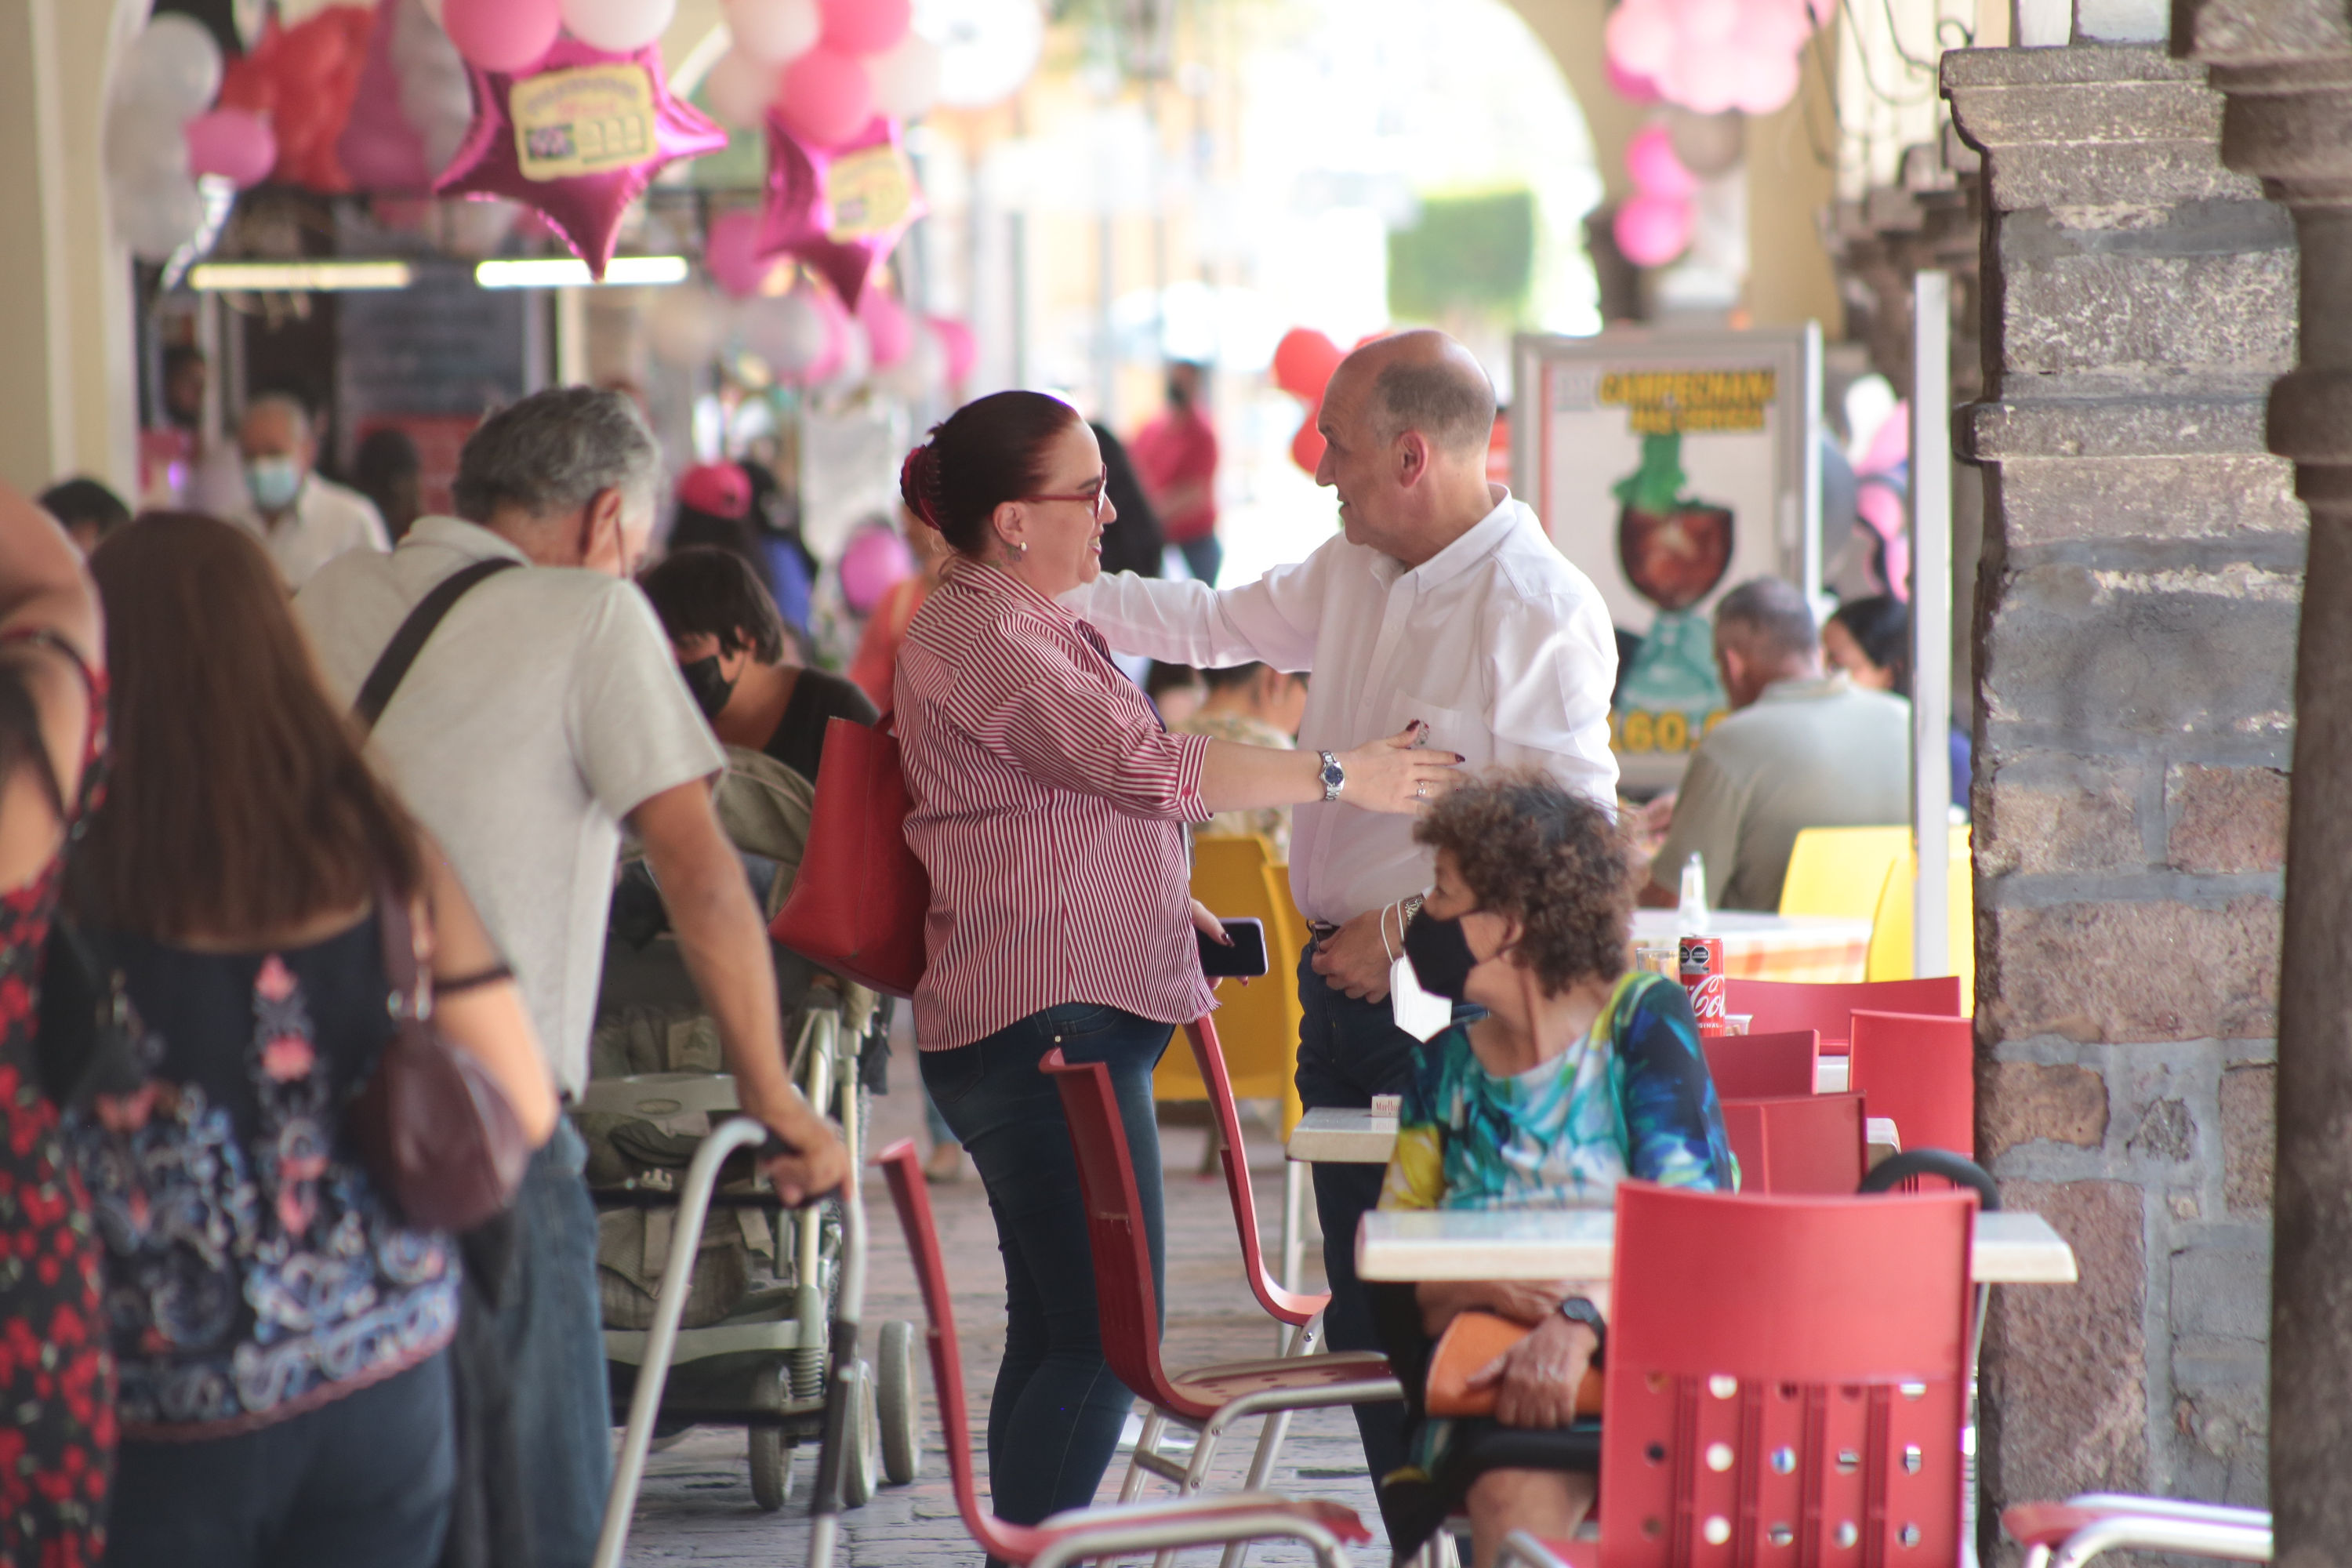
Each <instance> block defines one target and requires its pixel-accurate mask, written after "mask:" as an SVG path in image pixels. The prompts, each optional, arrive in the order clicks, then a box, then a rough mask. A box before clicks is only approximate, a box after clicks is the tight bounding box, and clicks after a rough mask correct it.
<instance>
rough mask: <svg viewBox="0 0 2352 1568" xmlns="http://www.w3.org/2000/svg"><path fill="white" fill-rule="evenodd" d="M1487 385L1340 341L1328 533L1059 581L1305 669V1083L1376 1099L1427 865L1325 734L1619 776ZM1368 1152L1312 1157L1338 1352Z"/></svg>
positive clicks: (1379, 1443) (1471, 371)
mask: <svg viewBox="0 0 2352 1568" xmlns="http://www.w3.org/2000/svg"><path fill="white" fill-rule="evenodd" d="M1494 422H1495V393H1494V386H1493V384H1492V383H1491V382H1489V381H1488V380H1487V378H1486V372H1485V371H1484V370H1482V369H1481V368H1480V367H1479V364H1478V362H1477V360H1476V359H1475V357H1473V356H1472V355H1471V353H1470V352H1469V351H1468V350H1466V349H1465V348H1464V347H1463V346H1462V345H1461V344H1460V343H1458V342H1454V340H1453V339H1452V338H1449V337H1447V336H1446V335H1445V334H1444V333H1443V332H1436V331H1412V332H1401V333H1398V334H1397V335H1395V336H1393V337H1388V338H1382V339H1381V340H1380V341H1378V342H1373V343H1369V344H1367V345H1365V346H1364V347H1362V348H1360V349H1358V350H1357V351H1356V352H1355V353H1352V354H1349V356H1348V357H1347V359H1346V360H1345V361H1343V362H1342V363H1340V366H1339V370H1338V372H1337V373H1335V374H1333V376H1332V378H1331V383H1330V385H1329V387H1328V389H1327V390H1326V391H1325V393H1324V397H1323V405H1322V409H1321V412H1320V414H1319V415H1318V418H1317V427H1318V430H1319V431H1320V432H1321V434H1322V436H1323V438H1324V442H1325V448H1324V454H1323V459H1322V461H1321V462H1320V463H1319V464H1318V465H1317V467H1316V470H1315V479H1316V482H1317V483H1318V484H1321V485H1327V486H1329V487H1330V488H1332V489H1335V490H1337V491H1338V492H1339V521H1340V523H1341V525H1342V528H1343V533H1342V536H1341V537H1339V538H1337V539H1333V540H1331V541H1330V542H1328V543H1327V544H1325V545H1323V546H1322V547H1321V548H1320V549H1318V550H1317V551H1316V552H1314V553H1313V554H1312V555H1310V556H1308V557H1307V559H1306V560H1305V561H1302V562H1300V563H1297V564H1296V565H1292V566H1283V567H1277V568H1276V570H1274V571H1272V572H1269V573H1267V574H1265V576H1264V577H1262V578H1260V579H1259V580H1258V581H1256V582H1255V583H1251V584H1246V585H1244V586H1242V587H1236V588H1228V589H1225V590H1223V592H1216V591H1213V590H1211V589H1210V588H1208V587H1206V586H1204V585H1203V584H1199V583H1194V582H1165V581H1159V580H1154V579H1149V578H1140V577H1137V576H1135V575H1133V574H1129V573H1121V574H1118V575H1117V576H1115V577H1114V576H1105V577H1101V578H1098V579H1097V580H1096V581H1095V582H1094V583H1093V584H1090V585H1089V586H1087V587H1085V588H1081V589H1079V590H1078V591H1077V592H1076V593H1075V594H1073V595H1070V596H1069V597H1068V598H1067V599H1066V600H1065V601H1064V602H1065V603H1066V605H1068V606H1069V607H1070V608H1071V609H1072V610H1073V611H1075V612H1076V614H1078V615H1080V616H1084V617H1085V618H1086V619H1087V620H1088V621H1090V622H1092V623H1093V624H1094V626H1096V627H1097V629H1098V630H1099V631H1100V632H1101V633H1102V635H1103V637H1105V638H1106V639H1108V641H1109V643H1110V644H1111V646H1112V647H1115V648H1117V649H1118V650H1119V651H1120V652H1122V653H1131V654H1141V655H1146V656H1148V657H1150V658H1158V659H1165V660H1167V661H1169V662H1171V663H1175V664H1187V665H1192V666H1193V667H1195V668H1215V667H1218V666H1223V665H1233V664H1242V663H1246V662H1249V661H1251V660H1256V661H1258V662H1261V663H1265V664H1268V665H1271V666H1273V667H1274V668H1276V669H1279V670H1286V671H1295V672H1309V671H1311V672H1312V673H1313V675H1314V677H1315V679H1314V683H1313V685H1312V687H1311V688H1310V689H1309V691H1308V695H1307V714H1306V718H1305V720H1304V721H1302V722H1301V724H1300V727H1299V732H1298V743H1299V745H1300V747H1301V748H1303V749H1305V750H1307V751H1316V752H1325V753H1326V756H1325V762H1326V775H1325V784H1324V787H1325V792H1326V793H1325V802H1326V804H1321V805H1302V806H1300V807H1298V808H1297V814H1296V818H1295V826H1293V828H1292V835H1291V860H1290V884H1291V890H1292V892H1293V893H1294V894H1295V895H1296V896H1297V900H1298V907H1299V910H1300V912H1302V913H1303V914H1305V915H1306V917H1307V921H1308V922H1309V924H1310V925H1311V926H1312V927H1313V928H1314V931H1315V935H1314V939H1313V940H1312V941H1311V942H1308V944H1307V951H1306V952H1305V953H1304V954H1303V955H1302V956H1301V960H1300V964H1299V975H1298V978H1299V993H1300V997H1301V1000H1302V1001H1303V1002H1304V1004H1305V1009H1306V1016H1305V1019H1304V1021H1303V1023H1302V1025H1301V1026H1300V1038H1299V1047H1298V1091H1299V1098H1300V1099H1301V1100H1303V1101H1304V1102H1305V1103H1306V1104H1307V1105H1308V1106H1318V1105H1330V1106H1354V1107H1362V1106H1368V1105H1370V1103H1371V1099H1372V1096H1374V1095H1375V1094H1394V1093H1400V1092H1402V1090H1403V1089H1404V1086H1405V1083H1406V1080H1407V1079H1408V1078H1409V1077H1410V1076H1411V1073H1412V1048H1413V1047H1414V1045H1415V1043H1416V1042H1415V1041H1414V1039H1413V1037H1412V1036H1410V1035H1407V1034H1406V1033H1405V1032H1404V1031H1402V1029H1400V1028H1398V1027H1397V1026H1396V1024H1395V1020H1394V1018H1393V1016H1391V1012H1390V1007H1389V999H1388V994H1389V966H1390V962H1391V958H1392V957H1393V955H1394V954H1395V953H1396V952H1399V951H1401V949H1400V942H1401V940H1402V931H1403V922H1404V921H1405V920H1407V919H1409V918H1411V915H1412V912H1413V911H1415V910H1418V908H1419V895H1420V894H1421V893H1422V892H1423V889H1426V888H1427V887H1428V886H1429V884H1430V881H1431V878H1432V867H1431V859H1430V855H1429V852H1428V851H1427V850H1425V849H1423V848H1422V847H1419V846H1417V845H1415V844H1414V843H1413V842H1412V818H1410V817H1403V816H1375V815H1373V814H1372V813H1370V812H1360V811H1345V810H1340V809H1339V808H1338V806H1336V805H1332V804H1328V803H1330V802H1335V801H1344V799H1345V798H1346V794H1347V784H1346V781H1345V779H1344V777H1340V778H1337V779H1335V778H1334V777H1333V776H1332V775H1333V774H1334V773H1338V772H1339V770H1338V768H1337V766H1336V764H1334V763H1332V761H1331V753H1336V752H1344V751H1346V750H1348V749H1349V747H1352V746H1358V745H1361V744H1363V743H1364V742H1367V741H1370V740H1373V739H1377V738H1378V737H1380V736H1383V735H1393V734H1395V733H1397V732H1398V731H1401V730H1402V729H1404V728H1405V726H1406V725H1408V724H1410V723H1411V722H1412V721H1414V720H1420V721H1423V722H1424V723H1425V724H1427V725H1428V726H1429V733H1428V743H1429V744H1430V745H1432V746H1433V747H1437V748H1439V749H1442V750H1445V751H1451V752H1460V753H1461V754H1462V755H1463V757H1464V758H1465V766H1466V767H1468V768H1470V769H1478V768H1483V767H1491V766H1497V765H1503V766H1517V767H1535V768H1539V769H1541V770H1542V771H1543V772H1545V773H1549V774H1550V775H1552V776H1553V777H1554V778H1556V779H1558V780H1559V782H1560V783H1562V784H1566V785H1568V786H1569V787H1570V788H1572V789H1575V790H1578V791H1580V793H1582V794H1584V795H1590V796H1591V798H1593V799H1595V800H1599V801H1602V802H1605V803H1612V804H1613V802H1614V800H1615V795H1616V784H1617V763H1616V759H1615V758H1614V756H1612V753H1611V752H1610V750H1609V693H1610V689H1611V687H1612V685H1613V684H1614V682H1615V679H1616V673H1617V645H1616V638H1615V636H1614V634H1613V633H1612V630H1611V627H1610V622H1609V615H1608V611H1607V609H1606V607H1605V606H1604V605H1602V603H1601V595H1600V593H1599V591H1598V590H1597V589H1595V588H1594V587H1593V585H1592V584H1591V580H1590V579H1588V578H1587V577H1586V576H1585V575H1584V574H1583V573H1581V572H1580V571H1578V570H1577V569H1576V568H1575V567H1574V566H1572V565H1570V563H1569V562H1568V560H1567V559H1566V558H1565V557H1564V556H1562V555H1561V554H1560V552H1559V549H1558V548H1557V547H1556V546H1555V545H1554V544H1553V543H1552V542H1551V540H1550V538H1549V535H1547V534H1546V533H1545V531H1544V529H1543V524H1542V523H1541V522H1540V521H1538V519H1537V517H1536V515H1535V513H1534V512H1533V511H1532V510H1529V509H1528V507H1527V506H1525V505H1524V504H1522V503H1520V502H1518V501H1516V500H1512V499H1511V497H1510V493H1509V492H1508V491H1507V490H1506V489H1503V488H1502V487H1501V486H1499V485H1492V484H1489V483H1488V482H1487V480H1486V445H1487V439H1488V437H1489V435H1490V434H1491V432H1492V430H1493V427H1494ZM1381 1175H1382V1171H1381V1167H1379V1166H1375V1165H1332V1164H1324V1165H1318V1166H1316V1167H1315V1199H1316V1206H1317V1209H1318V1214H1319V1215H1320V1217H1321V1219H1322V1223H1323V1236H1324V1244H1323V1250H1324V1264H1325V1268H1326V1273H1327V1278H1328V1280H1329V1281H1330V1285H1331V1290H1332V1298H1331V1307H1330V1310H1329V1313H1328V1317H1327V1319H1326V1332H1327V1334H1328V1340H1329V1343H1330V1345H1331V1346H1332V1348H1334V1349H1336V1350H1372V1349H1378V1348H1379V1346H1378V1344H1377V1342H1376V1341H1375V1338H1374V1335H1373V1331H1372V1323H1371V1314H1370V1307H1369V1304H1368V1302H1367V1300H1366V1298H1365V1294H1364V1289H1363V1287H1362V1285H1361V1284H1360V1282H1359V1281H1358V1279H1356V1271H1355V1245H1356V1229H1357V1222H1358V1221H1359V1220H1360V1217H1361V1216H1362V1215H1363V1213H1364V1211H1365V1210H1367V1209H1369V1208H1370V1207H1372V1206H1373V1205H1374V1204H1375V1203H1376V1202H1377V1201H1378V1199H1379V1196H1380V1187H1381ZM1402 1410H1403V1407H1402V1405H1370V1406H1368V1405H1358V1406H1357V1407H1356V1412H1357V1422H1358V1425H1359V1426H1360V1429H1361V1431H1362V1433H1363V1438H1364V1452H1365V1458H1366V1459H1367V1461H1368V1462H1369V1463H1370V1467H1371V1473H1372V1474H1373V1475H1374V1476H1376V1477H1377V1476H1381V1475H1385V1474H1387V1473H1388V1472H1389V1471H1390V1470H1391V1469H1394V1468H1397V1467H1398V1466H1399V1465H1401V1464H1402V1463H1403V1460H1404V1448H1403V1442H1404V1432H1403V1426H1402Z"/></svg>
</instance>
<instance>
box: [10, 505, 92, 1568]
mask: <svg viewBox="0 0 2352 1568" xmlns="http://www.w3.org/2000/svg"><path fill="white" fill-rule="evenodd" d="M98 655H99V625H98V601H97V597H96V595H93V594H92V593H91V592H90V587H89V578H87V577H85V576H83V575H82V573H81V563H80V557H79V553H78V552H76V551H75V549H74V546H73V544H72V542H71V541H69V540H68V538H67V537H66V535H65V533H64V531H62V530H60V529H59V528H58V525H57V523H56V522H55V521H52V520H51V519H50V518H48V517H47V516H45V515H44V514H43V513H42V512H40V511H39V510H37V509H35V508H34V507H33V506H32V505H31V504H30V503H29V502H27V501H26V500H24V498H23V497H21V496H18V495H16V493H14V492H13V491H10V490H8V489H0V889H5V891H0V1410H5V1412H7V1415H6V1419H5V1421H0V1563H27V1564H29V1563H68V1564H91V1563H96V1562H97V1561H98V1560H99V1558H100V1556H101V1555H103V1554H104V1552H105V1550H106V1531H105V1528H104V1526H105V1510H106V1500H107V1497H106V1493H107V1478H108V1476H109V1474H110V1472H111V1470H112V1456H113V1450H114V1410H113V1402H114V1387H113V1384H114V1373H113V1367H112V1364H111V1363H110V1361H109V1359H108V1356H107V1353H106V1346H105V1342H104V1338H103V1335H102V1333H101V1331H100V1285H99V1279H100V1277H99V1249H98V1242H97V1239H96V1237H94V1236H93V1235H92V1233H91V1230H90V1218H89V1199H88V1198H87V1197H86V1196H85V1195H84V1194H83V1192H82V1188H81V1184H80V1183H79V1182H78V1181H76V1180H75V1179H74V1175H73V1169H72V1166H71V1163H70V1162H69V1161H68V1157H67V1152H66V1148H65V1144H64V1142H63V1139H62V1137H61V1134H60V1131H59V1126H58V1105H57V1102H56V1100H55V1099H54V1098H53V1093H56V1092H60V1091H61V1086H59V1085H57V1084H55V1083H51V1082H48V1081H47V1079H45V1077H44V1074H43V1073H42V1071H41V1066H42V1058H39V1057H38V1056H37V1054H36V1050H35V1046H36V1040H35V1028H34V1006H33V990H34V985H35V983H36V981H37V977H38V970H39V965H40V960H41V954H42V952H43V949H44V947H45V945H46V943H47V940H48V934H49V922H50V918H51V916H52V915H53V914H54V913H55V912H56V910H57V904H58V881H59V876H58V872H59V868H60V867H61V865H62V864H63V851H64V848H65V843H66V836H67V831H68V828H69V827H70V826H72V825H73V824H74V823H75V822H76V821H77V820H79V818H80V816H81V815H82V812H83V811H84V810H85V809H86V808H87V806H88V805H89V795H90V792H91V790H92V788H93V787H94V785H95V784H96V778H97V767H96V764H97V763H98V760H99V757H100V742H101V740H102V737H103V733H104V727H105V716H106V715H105V677H104V675H103V674H102V673H101V670H102V667H101V665H100V661H99V657H98Z"/></svg>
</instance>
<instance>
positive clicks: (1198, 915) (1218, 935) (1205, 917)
mask: <svg viewBox="0 0 2352 1568" xmlns="http://www.w3.org/2000/svg"><path fill="white" fill-rule="evenodd" d="M1192 929H1193V930H1194V931H1199V932H1200V933H1201V934H1202V936H1205V937H1207V938H1208V939H1209V940H1210V941H1211V942H1215V943H1216V944H1217V945H1218V946H1219V947H1231V946H1233V945H1234V939H1233V938H1232V937H1230V936H1227V935H1226V934H1225V922H1224V921H1221V920H1219V919H1218V918H1217V917H1216V916H1215V915H1213V914H1212V913H1210V911H1209V906H1208V905H1206V904H1204V903H1202V901H1201V900H1198V899H1194V900H1192Z"/></svg>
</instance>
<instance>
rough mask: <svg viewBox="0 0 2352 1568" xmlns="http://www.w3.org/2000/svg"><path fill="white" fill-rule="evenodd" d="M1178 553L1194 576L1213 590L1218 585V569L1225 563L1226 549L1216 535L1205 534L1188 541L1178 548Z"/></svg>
mask: <svg viewBox="0 0 2352 1568" xmlns="http://www.w3.org/2000/svg"><path fill="white" fill-rule="evenodd" d="M1176 553H1177V554H1179V555H1181V556H1182V557H1183V558H1184V564H1185V565H1186V566H1188V567H1190V568H1191V569H1192V575H1193V576H1195V577H1198V578H1199V579H1200V580H1201V581H1202V582H1203V583H1206V584H1208V585H1209V586H1210V587H1212V588H1213V587H1215V586H1216V585H1217V568H1219V567H1220V566H1223V564H1224V563H1225V547H1224V546H1223V544H1220V543H1219V542H1217V536H1216V535H1215V534H1213V533H1204V534H1202V536H1201V537H1200V538H1198V539H1188V540H1186V541H1185V542H1183V543H1181V544H1180V545H1178V546H1177V547H1176Z"/></svg>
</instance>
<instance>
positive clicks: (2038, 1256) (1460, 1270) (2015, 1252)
mask: <svg viewBox="0 0 2352 1568" xmlns="http://www.w3.org/2000/svg"><path fill="white" fill-rule="evenodd" d="M1616 1238H1617V1215H1616V1213H1615V1211H1613V1210H1611V1209H1605V1208H1593V1209H1555V1210H1549V1211H1543V1212H1530V1211H1528V1210H1518V1211H1515V1212H1512V1213H1508V1214H1500V1213H1485V1212H1479V1211H1473V1210H1462V1209H1420V1210H1412V1211H1402V1210H1391V1209H1374V1210H1373V1211H1372V1212H1371V1213H1370V1214H1367V1215H1364V1223H1363V1226H1362V1228H1361V1229H1360V1230H1359V1231H1358V1232H1357V1233H1356V1272H1357V1273H1358V1274H1360V1276H1362V1277H1363V1278H1364V1279H1401V1280H1418V1279H1584V1280H1592V1281H1599V1280H1603V1279H1608V1278H1609V1277H1610V1274H1611V1273H1612V1269H1613V1266H1614V1262H1615V1258H1614V1254H1615V1252H1616ZM1973 1271H1974V1275H1975V1278H1976V1279H1977V1282H1978V1283H1979V1284H1990V1285H2071V1284H2073V1283H2074V1279H2075V1272H2074V1248H2073V1247H2068V1246H2067V1245H2066V1241H2065V1238H2064V1237H2061V1236H2060V1235H2059V1234H2058V1233H2057V1232H2056V1231H2054V1230H2053V1229H2051V1228H2050V1223H2049V1222H2048V1221H2047V1220H2045V1219H2043V1218H2042V1216H2041V1215H2037V1214H2025V1213H2020V1212H2014V1211H2004V1212H2002V1213H1999V1214H1980V1215H1977V1234H1976V1249H1975V1258H1974V1267H1973Z"/></svg>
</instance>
